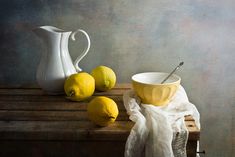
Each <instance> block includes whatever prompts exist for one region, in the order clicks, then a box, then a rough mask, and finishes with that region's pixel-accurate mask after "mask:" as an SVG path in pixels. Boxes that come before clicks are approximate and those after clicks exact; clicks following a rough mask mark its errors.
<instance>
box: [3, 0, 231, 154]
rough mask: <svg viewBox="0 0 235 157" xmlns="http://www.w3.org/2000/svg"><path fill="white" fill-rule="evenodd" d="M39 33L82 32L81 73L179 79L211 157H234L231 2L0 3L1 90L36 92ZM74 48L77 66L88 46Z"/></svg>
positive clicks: (58, 0)
mask: <svg viewBox="0 0 235 157" xmlns="http://www.w3.org/2000/svg"><path fill="white" fill-rule="evenodd" d="M40 25H53V26H56V27H59V28H62V29H65V30H76V29H77V28H82V29H84V30H86V31H87V32H88V33H89V35H90V37H91V49H90V51H89V54H88V55H87V56H86V57H85V58H84V59H83V60H82V62H81V64H80V66H81V67H82V68H83V70H84V71H88V72H90V71H91V69H92V68H94V67H95V66H97V65H101V64H102V65H107V66H109V67H111V68H113V69H114V71H115V72H116V74H117V76H118V82H130V77H131V76H132V75H133V74H134V73H138V72H144V71H164V72H169V71H171V70H172V69H173V67H174V66H176V65H177V64H178V63H179V62H180V61H184V62H185V65H184V66H183V68H182V69H181V70H180V71H178V72H177V73H178V75H180V76H181V77H182V85H183V86H184V87H185V89H186V91H187V93H188V96H189V99H190V101H191V102H192V103H194V104H195V105H196V106H197V108H198V110H199V111H200V113H201V124H202V130H201V149H204V150H206V153H207V155H206V157H232V156H235V152H234V151H235V150H234V146H235V145H234V144H235V142H234V141H235V136H234V134H235V130H234V117H233V115H234V110H235V107H234V104H235V85H234V84H235V74H234V72H235V1H233V0H223V1H222V0H221V1H214V0H180V1H172V0H145V1H144V0H66V1H65V0H50V1H49V0H36V1H35V0H11V1H10V0H1V1H0V85H4V86H6V85H7V86H24V85H35V84H36V82H35V75H36V69H37V65H38V63H39V60H40V55H41V51H43V50H45V47H43V46H44V45H43V44H42V43H41V42H40V40H39V39H38V38H37V37H36V36H35V35H34V34H33V33H32V32H31V29H32V28H34V27H36V26H40ZM79 41H80V42H74V43H72V42H71V43H70V44H69V47H70V52H71V56H72V57H73V59H75V58H76V56H77V55H78V54H79V53H80V52H81V50H82V49H83V48H84V44H85V39H83V38H82V37H81V38H79Z"/></svg>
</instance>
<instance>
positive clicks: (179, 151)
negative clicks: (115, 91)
mask: <svg viewBox="0 0 235 157" xmlns="http://www.w3.org/2000/svg"><path fill="white" fill-rule="evenodd" d="M123 101H124V106H125V108H126V110H127V113H128V115H129V118H130V120H132V121H133V122H134V123H135V124H134V126H133V128H132V130H131V132H130V135H129V137H128V139H127V141H126V146H125V157H142V156H145V157H186V156H187V155H186V144H187V140H188V130H187V127H186V125H185V119H184V117H185V116H186V115H191V116H192V117H193V118H194V120H195V123H196V125H197V127H198V128H199V129H200V122H199V120H200V114H199V112H198V111H197V108H196V107H195V106H194V105H193V104H192V103H190V102H189V100H188V97H187V94H186V92H185V90H184V88H183V87H182V86H180V87H179V89H178V91H177V92H176V94H175V96H174V97H173V98H172V100H171V101H170V103H169V104H167V105H164V106H153V105H151V104H141V101H140V99H139V98H138V97H137V96H136V94H135V92H134V91H133V90H129V91H127V92H125V93H124V95H123Z"/></svg>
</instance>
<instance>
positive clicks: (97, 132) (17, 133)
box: [0, 84, 200, 140]
mask: <svg viewBox="0 0 235 157" xmlns="http://www.w3.org/2000/svg"><path fill="white" fill-rule="evenodd" d="M129 89H131V85H130V84H117V86H116V87H115V88H113V89H112V90H109V91H107V92H95V94H94V95H93V96H92V97H90V98H89V99H87V100H84V101H82V102H72V101H70V100H68V99H67V98H66V96H65V95H47V94H46V93H44V92H43V91H42V90H41V89H39V88H19V89H17V88H8V89H5V88H2V89H0V126H1V127H0V139H14V140H126V138H127V136H128V135H129V132H130V130H131V128H132V127H133V125H134V124H133V122H131V121H130V120H129V116H128V115H127V113H126V110H125V107H124V105H123V93H124V92H125V91H127V90H129ZM101 95H102V96H107V97H110V98H112V99H113V100H114V101H115V102H116V103H117V105H118V108H119V112H120V113H119V116H118V118H117V121H115V123H113V124H111V125H110V126H107V127H97V126H95V125H94V124H93V123H92V122H90V121H89V120H88V118H87V112H86V108H87V104H88V102H89V101H90V100H91V99H93V98H94V97H96V96H101ZM185 121H186V126H187V128H188V130H189V140H197V139H199V136H200V130H199V129H198V128H197V127H196V126H195V122H194V120H193V118H192V116H186V117H185Z"/></svg>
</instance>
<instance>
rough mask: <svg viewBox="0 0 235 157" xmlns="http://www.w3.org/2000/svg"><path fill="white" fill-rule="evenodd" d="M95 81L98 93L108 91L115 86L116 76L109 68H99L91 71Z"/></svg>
mask: <svg viewBox="0 0 235 157" xmlns="http://www.w3.org/2000/svg"><path fill="white" fill-rule="evenodd" d="M91 75H92V76H93V77H94V79H95V89H96V90H98V91H107V90H109V89H111V88H113V87H114V86H115V83H116V75H115V73H114V71H113V70H112V69H111V68H109V67H107V66H102V65H101V66H98V67H96V68H94V69H93V70H92V71H91Z"/></svg>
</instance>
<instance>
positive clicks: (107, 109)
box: [87, 96, 119, 126]
mask: <svg viewBox="0 0 235 157" xmlns="http://www.w3.org/2000/svg"><path fill="white" fill-rule="evenodd" d="M87 112H88V117H89V119H90V120H91V121H93V122H94V123H95V124H97V125H99V126H107V125H109V124H111V123H113V122H115V120H116V118H117V116H118V113H119V112H118V107H117V104H116V103H115V102H114V101H113V100H112V99H110V98H108V97H105V96H98V97H95V98H94V99H92V100H91V101H90V102H89V103H88V107H87Z"/></svg>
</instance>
